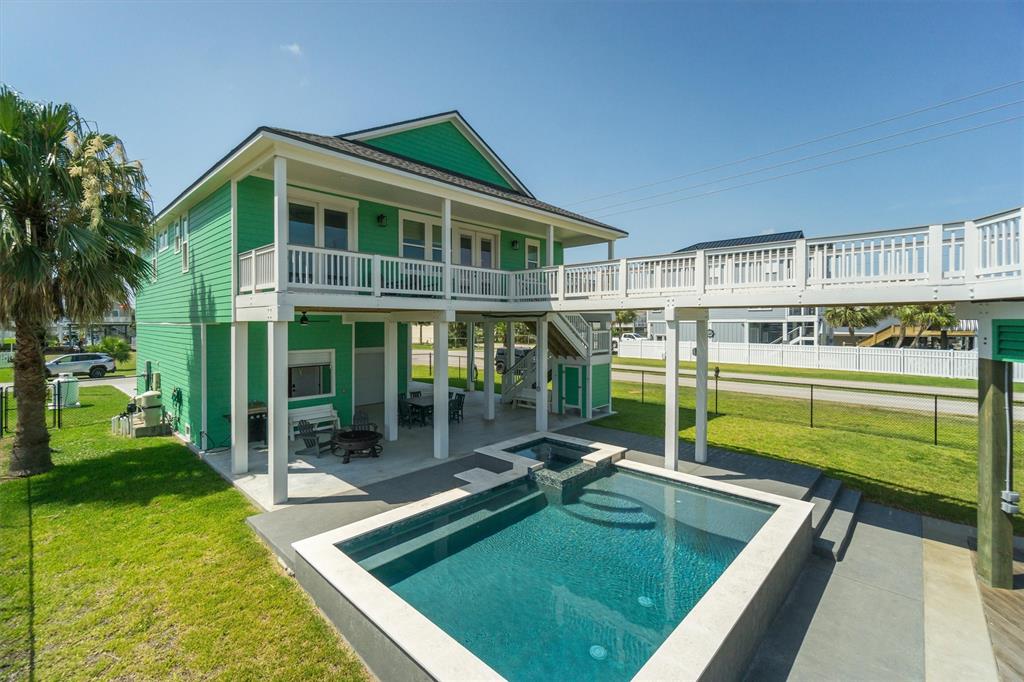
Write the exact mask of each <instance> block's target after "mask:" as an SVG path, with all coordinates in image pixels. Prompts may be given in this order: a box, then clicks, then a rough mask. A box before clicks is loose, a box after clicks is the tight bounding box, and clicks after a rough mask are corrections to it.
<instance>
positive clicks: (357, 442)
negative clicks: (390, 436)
mask: <svg viewBox="0 0 1024 682" xmlns="http://www.w3.org/2000/svg"><path fill="white" fill-rule="evenodd" d="M383 437H384V434H382V433H379V432H377V431H366V430H354V431H342V432H341V433H339V434H338V435H337V436H335V437H334V443H335V444H336V445H337V446H338V448H339V449H341V450H344V451H345V454H344V456H343V457H344V459H343V460H342V461H343V462H344V463H345V464H348V463H349V461H350V460H351V459H352V457H353V455H354V456H356V457H380V453H382V452H384V447H383V446H382V445H381V444H380V440H381V438H383Z"/></svg>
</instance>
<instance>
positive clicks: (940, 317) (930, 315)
mask: <svg viewBox="0 0 1024 682" xmlns="http://www.w3.org/2000/svg"><path fill="white" fill-rule="evenodd" d="M920 308H921V310H920V312H919V314H918V317H917V331H916V333H915V334H914V340H913V342H912V345H913V346H914V348H917V342H918V340H919V339H920V338H921V335H922V334H924V333H925V332H926V331H928V330H929V329H941V330H943V332H945V330H946V329H948V328H949V327H954V326H956V324H957V322H959V321H960V319H959V318H958V317H957V316H956V313H955V312H953V306H951V305H923V306H920ZM944 345H945V344H944Z"/></svg>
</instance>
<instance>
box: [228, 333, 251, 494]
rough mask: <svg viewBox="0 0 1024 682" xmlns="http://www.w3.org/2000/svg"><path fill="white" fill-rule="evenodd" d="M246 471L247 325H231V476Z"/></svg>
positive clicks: (247, 438) (247, 415) (247, 419)
mask: <svg viewBox="0 0 1024 682" xmlns="http://www.w3.org/2000/svg"><path fill="white" fill-rule="evenodd" d="M248 470H249V323H248V322H235V323H234V324H232V325H231V473H233V474H244V473H245V472H246V471H248Z"/></svg>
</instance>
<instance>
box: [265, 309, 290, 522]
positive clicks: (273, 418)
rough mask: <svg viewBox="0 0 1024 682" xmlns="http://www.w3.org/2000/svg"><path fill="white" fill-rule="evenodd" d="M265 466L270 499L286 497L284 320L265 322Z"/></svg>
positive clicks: (276, 500) (279, 501)
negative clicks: (268, 478)
mask: <svg viewBox="0 0 1024 682" xmlns="http://www.w3.org/2000/svg"><path fill="white" fill-rule="evenodd" d="M267 446H268V452H267V468H268V471H269V473H270V503H271V504H284V503H285V502H287V501H288V323H287V322H268V323H267Z"/></svg>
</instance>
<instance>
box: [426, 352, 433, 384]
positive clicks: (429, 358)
mask: <svg viewBox="0 0 1024 682" xmlns="http://www.w3.org/2000/svg"><path fill="white" fill-rule="evenodd" d="M427 376H428V377H431V378H433V376H434V354H433V353H428V354H427Z"/></svg>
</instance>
